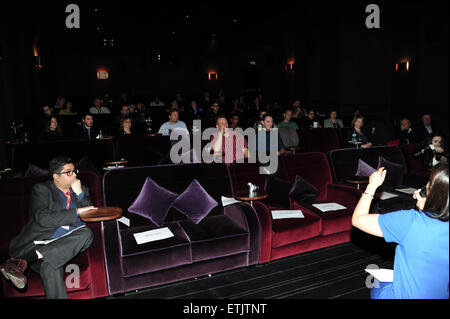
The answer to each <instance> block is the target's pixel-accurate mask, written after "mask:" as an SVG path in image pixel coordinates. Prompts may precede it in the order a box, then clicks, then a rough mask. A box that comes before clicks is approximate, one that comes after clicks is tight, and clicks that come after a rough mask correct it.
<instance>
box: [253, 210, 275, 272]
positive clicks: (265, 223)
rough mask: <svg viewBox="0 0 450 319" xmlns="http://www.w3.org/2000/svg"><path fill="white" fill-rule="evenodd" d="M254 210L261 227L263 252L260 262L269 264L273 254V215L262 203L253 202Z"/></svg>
mask: <svg viewBox="0 0 450 319" xmlns="http://www.w3.org/2000/svg"><path fill="white" fill-rule="evenodd" d="M253 209H254V210H255V211H256V214H257V216H258V219H259V223H260V227H261V252H260V256H259V262H260V263H265V262H269V261H270V256H271V252H272V215H271V214H270V210H269V209H268V208H267V206H266V205H264V204H263V203H262V202H260V201H254V202H253Z"/></svg>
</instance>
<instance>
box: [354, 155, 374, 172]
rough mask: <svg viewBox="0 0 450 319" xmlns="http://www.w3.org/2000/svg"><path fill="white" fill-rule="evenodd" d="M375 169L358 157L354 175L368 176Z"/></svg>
mask: <svg viewBox="0 0 450 319" xmlns="http://www.w3.org/2000/svg"><path fill="white" fill-rule="evenodd" d="M375 171H376V169H375V168H373V167H372V166H370V165H369V164H367V163H366V162H364V161H363V160H362V159H358V170H357V171H356V174H355V176H370V175H372V174H373V173H374V172H375Z"/></svg>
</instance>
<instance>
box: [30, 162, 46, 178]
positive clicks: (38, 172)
mask: <svg viewBox="0 0 450 319" xmlns="http://www.w3.org/2000/svg"><path fill="white" fill-rule="evenodd" d="M49 174H50V172H49V171H48V170H47V169H43V168H40V167H39V166H36V165H33V164H28V169H27V171H26V172H25V177H29V176H42V175H49Z"/></svg>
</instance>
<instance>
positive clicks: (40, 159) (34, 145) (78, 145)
mask: <svg viewBox="0 0 450 319" xmlns="http://www.w3.org/2000/svg"><path fill="white" fill-rule="evenodd" d="M170 147H171V143H170V139H169V137H168V136H158V135H157V136H144V137H122V138H117V139H115V140H113V139H95V140H69V141H48V142H30V143H23V144H18V145H14V146H13V149H12V156H11V157H12V158H11V167H12V169H13V170H14V171H15V172H20V173H22V174H24V173H25V172H26V171H27V169H28V168H29V165H30V164H32V165H35V166H38V167H41V168H45V167H47V166H48V163H49V161H50V159H52V158H53V157H55V156H56V155H61V154H64V155H67V156H70V157H71V158H72V159H73V161H74V162H75V163H76V162H78V161H80V160H81V159H82V158H84V157H85V158H87V159H89V161H90V162H91V163H92V164H93V166H94V167H95V168H96V169H97V171H98V172H102V171H103V167H105V166H107V165H105V162H106V161H112V160H120V159H122V158H125V159H127V160H128V161H129V163H130V165H154V164H158V161H159V160H160V159H161V158H162V157H163V156H164V155H166V154H167V153H168V152H169V150H170Z"/></svg>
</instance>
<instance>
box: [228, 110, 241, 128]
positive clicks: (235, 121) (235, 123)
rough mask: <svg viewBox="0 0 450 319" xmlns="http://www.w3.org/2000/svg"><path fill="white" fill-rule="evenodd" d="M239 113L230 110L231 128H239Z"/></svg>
mask: <svg viewBox="0 0 450 319" xmlns="http://www.w3.org/2000/svg"><path fill="white" fill-rule="evenodd" d="M239 120H240V118H239V113H237V112H231V113H230V128H232V129H233V130H234V129H235V128H240V126H239Z"/></svg>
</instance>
